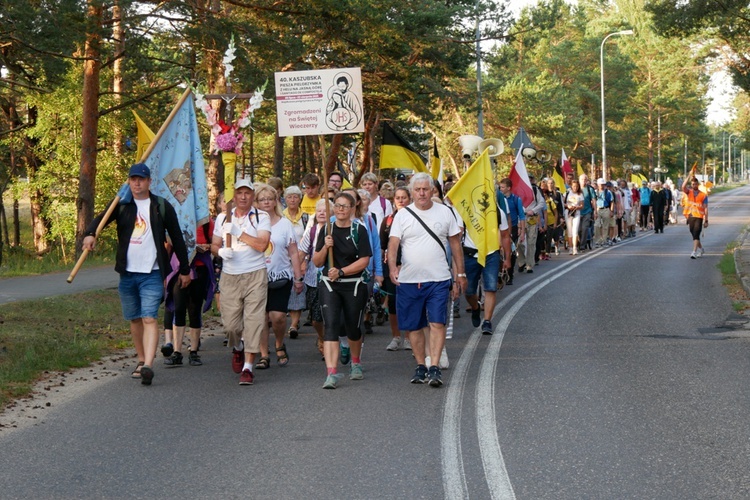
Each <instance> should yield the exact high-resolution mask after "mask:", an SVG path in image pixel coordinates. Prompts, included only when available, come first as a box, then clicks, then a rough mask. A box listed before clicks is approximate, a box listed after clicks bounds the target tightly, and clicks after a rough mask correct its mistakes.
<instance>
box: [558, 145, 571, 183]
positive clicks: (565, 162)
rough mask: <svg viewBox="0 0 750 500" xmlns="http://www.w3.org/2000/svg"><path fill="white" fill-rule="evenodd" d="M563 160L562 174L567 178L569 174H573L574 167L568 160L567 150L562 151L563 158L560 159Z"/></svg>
mask: <svg viewBox="0 0 750 500" xmlns="http://www.w3.org/2000/svg"><path fill="white" fill-rule="evenodd" d="M560 159H561V160H562V173H563V177H565V176H566V175H567V174H568V172H570V173H571V174H572V173H573V167H572V166H571V165H570V160H568V155H566V154H565V150H564V149H563V150H562V156H561V157H560Z"/></svg>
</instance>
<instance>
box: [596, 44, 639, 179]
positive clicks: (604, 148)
mask: <svg viewBox="0 0 750 500" xmlns="http://www.w3.org/2000/svg"><path fill="white" fill-rule="evenodd" d="M632 34H633V30H622V31H617V32H615V33H610V34H609V35H607V36H605V37H604V40H602V45H601V47H600V50H599V75H600V77H601V84H600V86H601V101H602V177H604V179H605V180H608V179H609V175H608V172H607V138H606V134H607V124H606V122H605V120H604V44H605V43H606V42H607V39H608V38H609V37H612V36H616V35H632Z"/></svg>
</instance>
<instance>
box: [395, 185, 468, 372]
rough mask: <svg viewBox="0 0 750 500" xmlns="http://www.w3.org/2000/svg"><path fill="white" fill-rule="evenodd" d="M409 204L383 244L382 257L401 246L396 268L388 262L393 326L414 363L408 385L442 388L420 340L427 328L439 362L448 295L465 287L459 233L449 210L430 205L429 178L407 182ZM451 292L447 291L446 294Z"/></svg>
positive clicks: (442, 206)
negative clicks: (405, 336) (405, 335)
mask: <svg viewBox="0 0 750 500" xmlns="http://www.w3.org/2000/svg"><path fill="white" fill-rule="evenodd" d="M410 188H411V193H412V200H413V202H412V204H411V205H409V206H407V207H405V208H404V209H403V210H399V211H398V212H396V215H395V216H394V218H393V223H392V225H391V232H390V238H389V240H388V255H396V254H397V253H398V250H399V247H400V248H401V267H398V266H397V265H396V259H389V260H388V269H389V273H390V277H391V281H392V282H393V283H394V284H395V285H396V286H398V294H397V295H396V316H397V317H398V327H399V329H401V330H406V331H408V332H409V339H410V340H411V345H412V349H413V351H412V352H413V353H414V358H415V359H416V360H417V369H416V371H415V373H414V376H413V377H412V379H411V382H412V383H413V384H424V383H428V384H429V385H430V386H431V387H440V386H441V385H443V381H442V379H441V373H440V368H439V367H438V366H435V365H433V366H430V368H429V370H428V369H427V367H426V366H425V338H424V335H423V334H422V329H423V328H425V327H428V326H429V336H430V358H431V359H435V360H437V359H440V354H441V353H442V351H443V346H444V345H445V325H446V323H447V321H448V306H449V304H451V297H452V298H456V297H458V296H459V295H460V294H461V292H462V291H463V290H466V288H467V281H466V273H465V271H464V260H463V251H462V249H461V239H460V238H461V237H460V234H461V231H460V229H459V225H458V220H457V218H456V216H455V215H454V214H453V212H452V211H451V210H450V209H449V208H448V207H446V206H445V205H441V204H439V203H435V202H433V201H432V178H431V177H430V175H429V174H426V173H424V172H420V173H418V174H416V175H414V177H412V179H411V183H410ZM447 245H450V248H451V252H452V260H453V265H455V267H456V270H457V274H456V281H455V282H454V281H453V280H452V274H451V263H450V262H448V254H447V250H446V246H447ZM451 289H452V290H451Z"/></svg>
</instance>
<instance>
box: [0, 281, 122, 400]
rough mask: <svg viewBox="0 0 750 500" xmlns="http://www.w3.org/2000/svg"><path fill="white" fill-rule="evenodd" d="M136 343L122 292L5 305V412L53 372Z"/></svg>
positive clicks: (0, 388)
mask: <svg viewBox="0 0 750 500" xmlns="http://www.w3.org/2000/svg"><path fill="white" fill-rule="evenodd" d="M131 345H132V342H131V339H130V332H129V327H128V323H127V322H126V321H125V320H124V319H123V318H122V310H121V308H120V299H119V297H118V295H117V291H116V290H104V291H97V292H88V293H81V294H76V295H65V296H61V297H52V298H48V299H41V300H30V301H23V302H15V303H11V304H6V305H3V306H0V409H2V408H4V407H5V405H6V404H7V403H8V401H9V400H11V399H13V398H18V397H21V396H24V395H26V394H28V393H29V392H31V390H32V388H33V385H34V383H35V382H36V381H37V380H38V379H39V378H40V377H41V376H42V375H43V374H44V373H45V372H47V371H66V370H69V369H71V368H79V367H82V366H87V365H89V364H90V363H91V362H93V361H95V360H98V359H100V358H101V357H102V356H104V355H105V354H108V353H110V352H113V351H114V350H117V349H123V348H126V347H129V346H131Z"/></svg>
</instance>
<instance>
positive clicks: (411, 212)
mask: <svg viewBox="0 0 750 500" xmlns="http://www.w3.org/2000/svg"><path fill="white" fill-rule="evenodd" d="M404 208H405V209H406V211H407V212H409V213H410V214H412V215H413V216H414V218H415V219H417V221H419V223H420V224H422V227H423V228H425V230H426V231H427V233H428V234H429V235H430V236H432V237H433V238H434V239H435V241H437V244H438V245H439V246H440V248H441V249H442V250H443V253H444V254H445V260H446V261H447V260H448V252H447V251H446V250H445V247H444V246H443V242H442V241H440V238H438V237H437V235H436V234H435V233H433V232H432V229H430V228H429V227H427V224H425V223H424V221H423V220H422V219H421V218H420V217H419V216H418V215H417V214H416V213H414V210H412V209H411V208H409V207H404Z"/></svg>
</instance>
